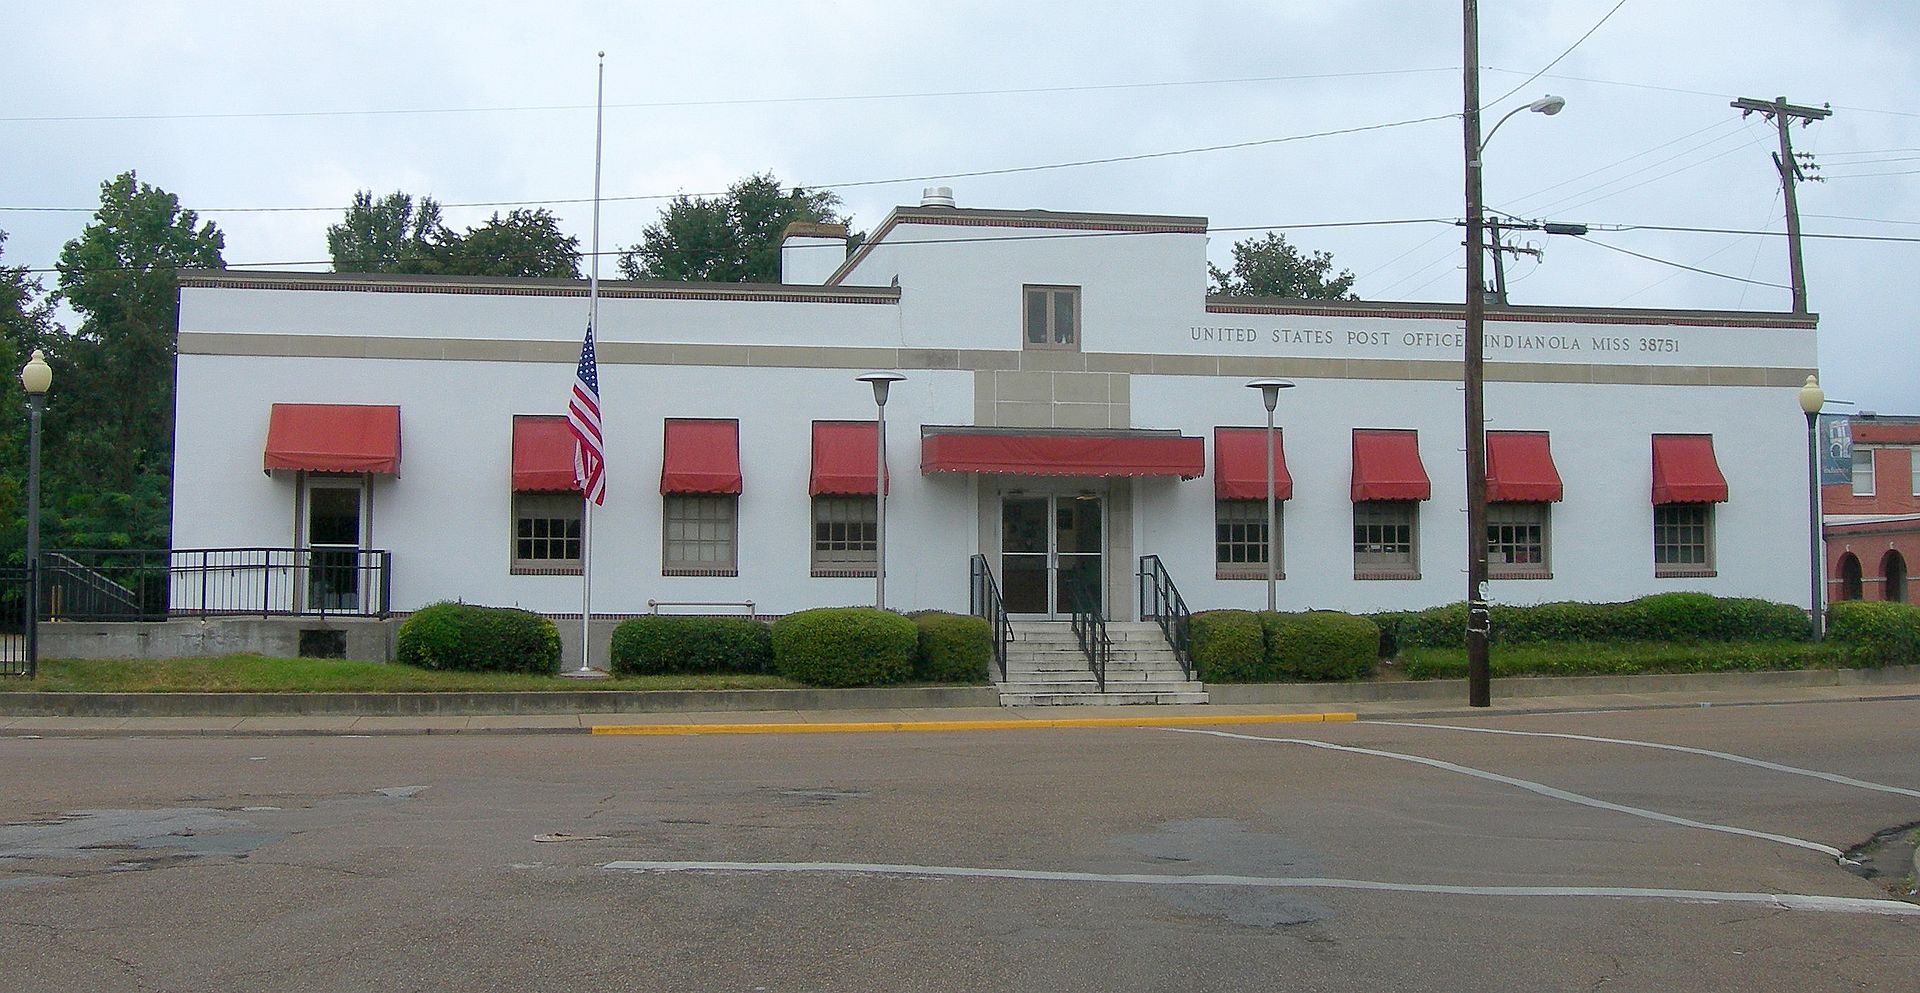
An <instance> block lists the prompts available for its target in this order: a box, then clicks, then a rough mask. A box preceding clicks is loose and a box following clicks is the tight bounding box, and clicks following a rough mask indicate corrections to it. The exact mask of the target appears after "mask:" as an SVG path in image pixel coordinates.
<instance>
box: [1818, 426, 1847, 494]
mask: <svg viewBox="0 0 1920 993" xmlns="http://www.w3.org/2000/svg"><path fill="white" fill-rule="evenodd" d="M1819 432H1820V485H1822V486H1834V485H1838V484H1842V483H1851V482H1853V421H1852V418H1849V417H1846V416H1845V415H1842V414H1821V415H1820V426H1819Z"/></svg>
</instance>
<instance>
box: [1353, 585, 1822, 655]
mask: <svg viewBox="0 0 1920 993" xmlns="http://www.w3.org/2000/svg"><path fill="white" fill-rule="evenodd" d="M1373 619H1374V620H1375V621H1376V622H1377V623H1380V624H1381V627H1382V631H1383V635H1382V638H1381V650H1382V651H1383V652H1387V651H1389V650H1391V651H1392V652H1393V653H1395V654H1398V653H1399V652H1400V650H1402V649H1407V648H1459V647H1462V646H1464V645H1465V643H1466V624H1467V607H1466V604H1464V603H1450V604H1447V605H1445V606H1441V607H1430V608H1428V609H1426V610H1418V611H1412V612H1407V613H1391V614H1375V615H1373ZM1812 636H1813V628H1812V623H1811V622H1810V621H1809V620H1808V619H1807V613H1806V611H1804V610H1801V609H1800V608H1798V607H1795V606H1793V605H1792V604H1786V603H1774V602H1772V601H1769V600H1755V599H1749V598H1741V597H1716V596H1712V595H1710V594H1706V593H1657V594H1654V595H1652V596H1645V597H1641V598H1640V599H1638V600H1630V601H1628V602H1626V603H1578V602H1560V603H1542V604H1536V605H1533V606H1528V607H1515V606H1506V605H1498V604H1497V605H1495V606H1494V607H1493V633H1492V641H1493V643H1494V644H1500V645H1522V644H1569V643H1580V642H1587V643H1614V642H1626V641H1665V642H1674V643H1693V642H1733V641H1807V640H1809V639H1810V638H1811V637H1812ZM1389 643H1390V644H1389Z"/></svg>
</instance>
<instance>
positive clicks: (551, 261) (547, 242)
mask: <svg viewBox="0 0 1920 993" xmlns="http://www.w3.org/2000/svg"><path fill="white" fill-rule="evenodd" d="M429 259H430V261H431V267H430V268H429V269H428V270H427V271H430V272H441V273H449V274H456V275H462V276H554V277H561V278H569V279H578V278H579V276H580V239H579V238H575V237H573V236H571V235H564V234H561V233H560V225H559V222H558V221H556V220H555V219H554V216H553V215H552V214H551V213H549V212H547V211H546V210H544V209H540V210H527V209H524V208H523V209H520V210H514V211H509V212H508V213H507V216H506V217H504V218H502V217H501V216H500V215H499V214H497V213H496V214H494V215H493V217H492V219H490V220H488V221H487V223H485V224H482V225H480V226H478V227H471V228H468V229H467V232H466V233H465V234H461V235H454V234H451V233H448V234H446V235H445V236H443V237H442V238H441V239H440V241H439V242H438V243H436V244H435V245H434V246H433V247H432V248H431V249H430V250H429Z"/></svg>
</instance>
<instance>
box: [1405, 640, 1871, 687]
mask: <svg viewBox="0 0 1920 993" xmlns="http://www.w3.org/2000/svg"><path fill="white" fill-rule="evenodd" d="M1394 664H1395V665H1396V666H1397V667H1399V668H1400V669H1401V670H1402V671H1404V672H1405V673H1406V674H1407V678H1409V679H1464V678H1466V675H1467V652H1466V649H1464V648H1402V649H1401V650H1400V655H1399V657H1398V658H1397V659H1396V660H1395V662H1394ZM1487 664H1488V667H1489V668H1490V669H1491V671H1492V673H1493V675H1495V676H1631V675H1638V674H1642V673H1669V672H1762V671H1768V670H1781V669H1838V668H1845V667H1850V666H1855V665H1859V664H1860V653H1859V651H1858V650H1857V649H1856V648H1854V647H1852V646H1847V645H1838V644H1814V643H1811V642H1779V641H1736V642H1713V643H1696V644H1677V643H1672V642H1644V641H1628V642H1611V643H1604V644H1601V643H1583V642H1568V643H1560V644H1527V645H1494V646H1493V647H1492V649H1491V650H1490V651H1489V653H1488V659H1487Z"/></svg>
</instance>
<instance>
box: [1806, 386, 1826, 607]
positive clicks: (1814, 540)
mask: <svg viewBox="0 0 1920 993" xmlns="http://www.w3.org/2000/svg"><path fill="white" fill-rule="evenodd" d="M1826 404H1827V392H1826V391H1825V390H1823V389H1821V388H1820V380H1819V377H1817V376H1808V377H1807V384H1806V385H1805V386H1802V387H1800V410H1801V412H1802V413H1804V414H1806V415H1807V553H1808V556H1809V561H1810V562H1811V565H1812V576H1813V595H1812V596H1811V597H1809V598H1808V599H1807V603H1808V605H1809V606H1810V607H1811V608H1812V610H1813V640H1815V641H1819V640H1820V636H1821V633H1822V630H1821V629H1822V628H1823V627H1825V625H1824V624H1823V623H1822V622H1823V621H1824V620H1825V618H1823V617H1822V616H1821V614H1822V611H1821V609H1820V601H1821V593H1822V592H1823V590H1822V589H1821V588H1822V587H1824V586H1825V585H1826V580H1827V556H1826V553H1825V551H1824V550H1823V549H1821V547H1820V429H1819V422H1820V408H1821V407H1824V406H1826Z"/></svg>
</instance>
